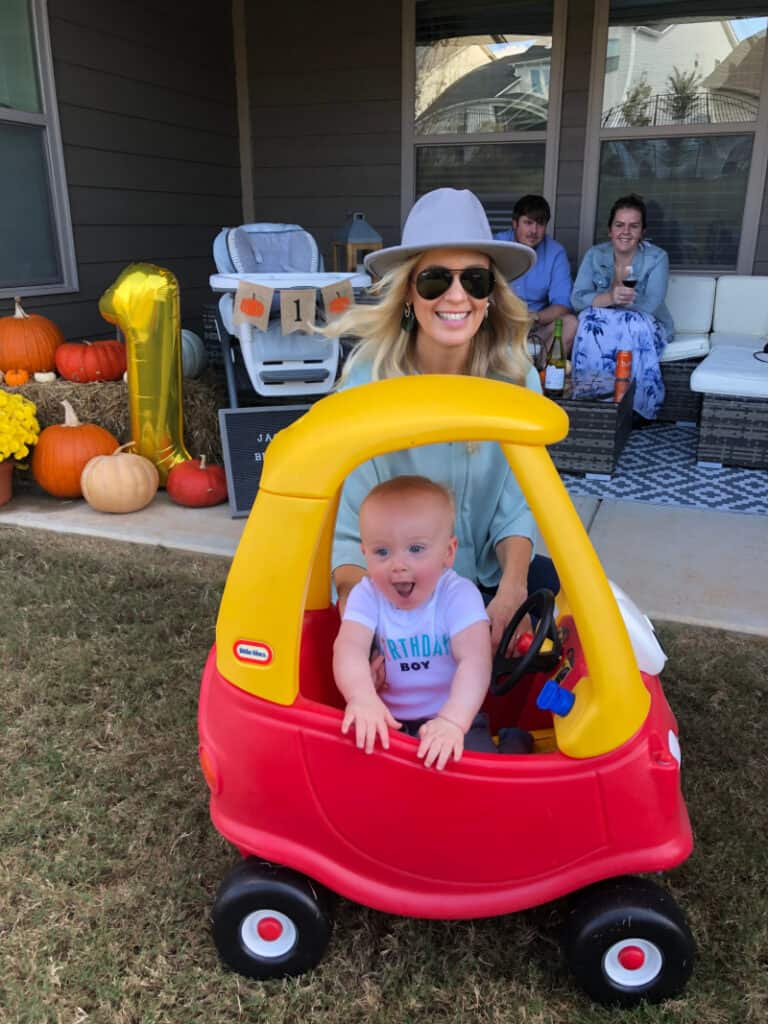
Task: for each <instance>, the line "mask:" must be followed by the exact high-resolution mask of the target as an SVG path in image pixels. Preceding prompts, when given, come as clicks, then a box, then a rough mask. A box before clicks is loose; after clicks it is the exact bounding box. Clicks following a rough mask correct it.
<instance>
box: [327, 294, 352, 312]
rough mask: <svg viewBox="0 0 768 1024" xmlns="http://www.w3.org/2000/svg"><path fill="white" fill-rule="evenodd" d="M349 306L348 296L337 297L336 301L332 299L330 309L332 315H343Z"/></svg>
mask: <svg viewBox="0 0 768 1024" xmlns="http://www.w3.org/2000/svg"><path fill="white" fill-rule="evenodd" d="M348 305H349V296H348V295H337V296H336V298H335V299H331V302H330V305H329V307H328V308H329V309H330V311H331V313H343V312H344V311H345V310H346V308H347V306H348Z"/></svg>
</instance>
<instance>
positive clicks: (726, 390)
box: [691, 347, 768, 398]
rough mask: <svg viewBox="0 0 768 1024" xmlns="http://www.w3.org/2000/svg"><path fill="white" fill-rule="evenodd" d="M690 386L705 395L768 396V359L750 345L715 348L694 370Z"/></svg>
mask: <svg viewBox="0 0 768 1024" xmlns="http://www.w3.org/2000/svg"><path fill="white" fill-rule="evenodd" d="M691 390H692V391H701V392H703V393H704V394H705V395H729V396H731V397H738V398H768V362H761V361H760V360H758V359H755V357H754V355H753V354H752V352H751V351H750V350H749V349H747V348H727V347H726V348H715V349H713V350H712V351H711V352H710V354H709V355H708V356H707V358H706V359H705V360H704V361H703V362H702V363H700V364H699V365H698V366H697V367H696V369H695V370H694V371H693V373H692V374H691Z"/></svg>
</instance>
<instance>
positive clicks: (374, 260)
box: [365, 188, 536, 281]
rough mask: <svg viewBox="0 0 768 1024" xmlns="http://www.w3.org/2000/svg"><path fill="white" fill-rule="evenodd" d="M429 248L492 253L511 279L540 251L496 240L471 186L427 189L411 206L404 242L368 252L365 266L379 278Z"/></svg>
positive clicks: (522, 270) (490, 254)
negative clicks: (429, 190) (470, 188)
mask: <svg viewBox="0 0 768 1024" xmlns="http://www.w3.org/2000/svg"><path fill="white" fill-rule="evenodd" d="M426 249H471V250H473V251H474V252H482V253H484V254H485V255H486V256H490V258H491V259H492V260H493V262H494V263H495V264H496V266H497V267H498V268H499V270H500V272H501V273H502V274H503V275H504V277H505V278H506V279H507V280H508V281H511V280H512V279H513V278H515V277H520V275H521V274H524V273H525V272H526V270H530V269H531V267H532V266H533V265H534V263H535V262H536V253H535V252H534V251H533V249H531V248H529V246H527V245H520V243H519V242H497V241H496V240H495V239H494V237H493V234H492V233H491V226H490V224H489V223H488V218H487V217H486V215H485V210H484V209H483V206H482V203H481V202H480V200H479V199H478V198H477V196H476V195H475V194H474V192H470V191H469V190H468V189H456V188H436V189H435V190H434V191H433V192H427V193H426V194H425V195H423V196H422V197H421V198H420V199H418V200H417V201H416V202H415V203H414V204H413V206H412V207H411V212H410V213H409V214H408V217H407V219H406V221H405V224H404V225H403V240H402V242H401V244H400V245H393V246H390V247H389V248H388V249H379V250H378V252H370V253H368V255H367V256H366V257H365V266H366V268H367V269H368V270H369V271H370V272H371V273H372V274H374V275H375V276H376V277H383V276H384V274H386V273H387V271H389V270H392V269H394V268H395V267H397V266H398V265H399V264H401V263H403V262H404V261H405V260H407V259H408V258H409V257H410V256H415V255H416V254H417V253H419V252H424V251H425V250H426Z"/></svg>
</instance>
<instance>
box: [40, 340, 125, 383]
mask: <svg viewBox="0 0 768 1024" xmlns="http://www.w3.org/2000/svg"><path fill="white" fill-rule="evenodd" d="M125 366H126V359H125V345H123V343H122V342H121V341H115V340H114V339H111V340H108V341H66V342H64V344H63V345H60V346H59V347H58V348H57V349H56V369H57V370H58V371H59V373H60V374H61V376H62V377H63V378H64V379H65V380H72V381H75V382H76V383H80V384H83V383H86V382H89V381H97V380H120V378H121V377H122V375H123V374H124V373H125Z"/></svg>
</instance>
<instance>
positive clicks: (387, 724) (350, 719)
mask: <svg viewBox="0 0 768 1024" xmlns="http://www.w3.org/2000/svg"><path fill="white" fill-rule="evenodd" d="M353 724H354V726H355V745H356V746H357V748H358V749H359V750H363V749H364V750H365V752H366V754H370V753H372V752H373V747H374V744H375V743H376V737H377V736H378V737H379V739H380V740H381V745H382V747H383V748H384V749H385V750H389V732H388V728H389V729H399V728H401V724H400V722H398V721H397V719H396V718H394V717H393V716H392V713H391V711H390V710H389V708H388V707H387V705H386V704H385V703H384V701H383V700H382V699H381V697H378V696H377V695H376V694H375V693H372V694H370V696H368V695H366V696H364V697H353V698H352V700H350V701H349V703H348V704H347V707H346V710H345V712H344V721H343V722H342V723H341V731H342V732H343V733H344V735H345V736H346V734H347V733H348V732H349V730H350V728H351V727H352V725H353Z"/></svg>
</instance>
